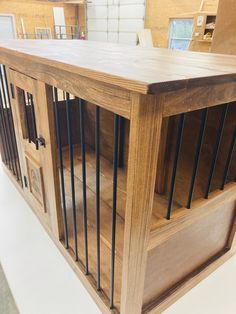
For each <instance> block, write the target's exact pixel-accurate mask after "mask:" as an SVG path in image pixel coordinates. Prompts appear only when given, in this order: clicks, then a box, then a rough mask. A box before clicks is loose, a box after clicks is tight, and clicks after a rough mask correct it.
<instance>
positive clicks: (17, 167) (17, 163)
mask: <svg viewBox="0 0 236 314" xmlns="http://www.w3.org/2000/svg"><path fill="white" fill-rule="evenodd" d="M2 67H3V76H4V81H5V86H6V93H7V99H8V105H9V110H10V117H11V119H10V120H11V123H10V121H9V125H11V137H12V146H13V156H14V163H15V170H16V177H17V180H18V181H19V180H20V181H21V180H22V179H21V169H20V161H19V154H18V148H17V142H16V135H15V127H14V121H13V116H12V107H11V98H10V92H9V86H8V80H7V73H6V68H5V66H4V65H3V66H2ZM14 148H15V149H14Z"/></svg>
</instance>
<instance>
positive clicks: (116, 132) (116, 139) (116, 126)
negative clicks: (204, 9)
mask: <svg viewBox="0 0 236 314" xmlns="http://www.w3.org/2000/svg"><path fill="white" fill-rule="evenodd" d="M119 124H120V117H119V116H118V115H115V123H114V157H113V200H112V239H111V291H110V308H113V307H114V279H115V245H116V201H117V168H118V154H119V152H118V142H119Z"/></svg>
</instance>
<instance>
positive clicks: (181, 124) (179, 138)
mask: <svg viewBox="0 0 236 314" xmlns="http://www.w3.org/2000/svg"><path fill="white" fill-rule="evenodd" d="M184 120H185V114H184V113H182V114H181V115H180V117H179V124H178V132H177V140H176V147H175V157H174V164H173V170H172V177H171V183H170V193H169V198H168V207H167V215H166V219H168V220H170V216H171V210H172V204H173V196H174V190H175V182H176V180H175V179H176V172H177V167H178V161H179V153H180V148H181V144H182V138H183V129H184Z"/></svg>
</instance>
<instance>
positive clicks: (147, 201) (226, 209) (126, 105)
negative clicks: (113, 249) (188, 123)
mask: <svg viewBox="0 0 236 314" xmlns="http://www.w3.org/2000/svg"><path fill="white" fill-rule="evenodd" d="M10 50H11V49H6V50H4V49H2V50H1V49H0V62H1V63H3V64H5V65H6V66H7V70H8V71H7V73H8V78H9V83H12V84H13V85H15V86H17V87H20V88H23V89H25V90H30V91H31V90H32V88H33V89H35V97H36V98H37V100H38V101H39V99H40V106H38V108H37V110H38V113H37V114H38V118H39V121H40V130H39V133H40V134H41V135H43V137H44V138H45V143H46V145H45V148H44V149H43V148H42V149H40V150H39V154H40V158H41V160H42V167H45V169H47V172H44V175H45V173H46V186H45V191H48V190H50V193H51V194H52V197H50V198H48V199H45V202H48V203H49V204H50V206H49V211H50V218H49V219H48V220H45V218H44V216H43V215H42V214H41V213H40V212H39V211H38V210H37V209H36V208H35V202H34V201H33V200H32V198H31V197H30V195H29V193H27V191H26V189H25V188H24V189H23V190H22V189H20V188H19V187H18V189H19V190H20V192H21V193H22V195H23V196H24V198H25V199H26V200H27V202H28V203H29V204H30V206H31V207H32V208H33V210H34V211H35V213H36V215H37V216H38V217H39V219H40V221H41V222H42V224H43V225H44V227H45V228H46V230H47V231H48V233H49V234H50V236H51V237H52V239H53V240H54V242H55V243H56V245H57V246H58V248H59V249H60V251H61V252H62V254H63V255H64V256H65V257H66V259H67V260H68V262H69V263H70V265H71V266H72V268H73V269H74V271H75V272H76V273H77V274H78V276H79V278H80V279H81V281H82V282H83V283H84V285H85V286H86V288H87V289H88V291H89V292H90V293H91V295H92V296H93V298H94V300H95V302H96V303H97V304H98V306H99V307H100V309H101V310H102V312H103V313H118V310H117V309H109V304H108V298H107V296H106V295H105V293H104V292H103V291H102V290H101V291H96V283H95V281H94V278H92V276H91V275H88V276H86V275H84V266H83V265H82V263H81V262H80V261H79V262H78V261H74V260H73V258H72V256H73V254H72V252H71V251H70V250H65V248H64V246H63V245H62V243H61V242H60V240H61V238H62V236H63V227H62V213H61V211H60V210H59V208H60V207H61V205H60V201H61V198H60V187H59V177H58V171H57V163H58V159H57V144H56V135H55V133H56V132H55V127H54V123H52V121H54V112H53V98H52V86H54V87H57V88H61V89H63V90H66V91H67V92H68V93H72V94H73V95H74V96H76V97H79V98H82V99H84V100H86V101H89V102H92V103H93V104H95V105H97V106H99V107H101V108H104V109H106V110H109V111H111V112H113V113H115V114H118V115H120V116H121V117H124V118H126V119H127V120H129V122H130V133H129V158H128V165H127V171H128V174H127V190H126V194H127V197H126V209H125V219H124V221H125V223H124V248H123V255H122V262H123V268H122V278H121V280H122V291H121V304H120V313H122V314H130V313H135V314H136V313H137V314H138V313H160V312H161V311H163V310H164V309H165V308H167V307H168V306H169V305H170V304H171V303H173V302H174V301H175V300H177V299H178V298H179V297H180V296H181V295H183V294H184V293H185V292H187V291H188V290H189V289H191V288H192V287H193V286H194V285H196V284H197V283H198V282H199V281H200V280H202V279H203V278H205V277H206V276H207V275H208V274H210V273H211V272H212V271H213V270H214V269H216V268H217V267H218V266H219V265H220V264H221V263H223V262H224V261H225V260H226V259H228V258H230V257H231V256H232V255H233V254H234V253H235V251H236V236H235V232H236V227H235V221H236V220H235V216H236V211H235V210H236V208H235V200H236V197H235V195H236V184H235V183H230V184H228V185H227V187H226V188H225V190H224V191H223V192H221V191H215V192H213V193H211V194H210V196H209V199H207V200H206V199H199V200H197V201H195V202H193V206H192V208H191V209H187V208H184V207H182V208H179V209H178V210H176V211H175V212H174V213H173V216H172V219H171V220H166V219H164V218H162V219H159V220H158V222H157V223H156V224H155V225H151V219H152V214H153V207H154V205H153V204H154V192H155V187H156V176H157V175H156V171H157V169H161V166H160V164H161V165H162V164H164V157H165V156H164V155H161V156H162V159H161V161H160V163H159V164H158V156H159V150H160V154H162V153H163V151H166V147H165V145H163V142H161V139H162V138H161V136H162V134H161V129H162V128H164V129H165V130H167V129H166V128H168V123H167V124H166V127H165V125H163V119H164V118H168V117H171V116H174V115H177V114H180V113H186V112H190V111H195V110H199V109H202V108H207V107H213V106H217V105H221V104H223V103H227V102H234V101H236V94H235V90H236V83H235V77H236V74H235V73H231V74H227V75H223V74H222V75H218V76H217V75H216V76H213V77H210V76H209V77H204V78H202V77H200V78H198V79H193V80H186V81H181V82H177V83H176V84H175V83H173V82H172V83H171V84H170V85H168V84H167V85H165V84H159V85H158V84H154V83H152V84H149V85H147V84H145V83H144V82H137V81H133V82H131V80H130V79H129V78H127V79H124V80H123V78H120V77H117V76H115V75H114V79H113V80H111V82H109V78H110V77H109V75H108V76H105V75H104V74H103V75H100V73H98V74H96V75H97V76H96V75H94V77H92V71H94V70H92V69H91V71H88V70H86V71H85V72H84V73H82V70H81V69H80V70H78V67H73V66H71V65H70V66H68V64H66V63H65V64H64V63H63V64H62V65H60V68H58V67H57V66H58V64H57V63H55V64H51V62H50V60H49V61H48V60H47V59H46V61H45V60H43V61H42V60H41V59H40V58H39V57H37V56H33V57H28V58H25V56H24V54H23V55H22V53H18V52H15V51H14V49H13V52H10ZM35 60H36V61H35ZM231 61H232V60H231V59H227V60H226V61H225V67H226V68H227V69H228V67H230V62H231ZM232 62H233V61H232ZM222 67H223V65H222ZM225 71H226V70H225ZM227 71H229V70H227ZM100 77H101V78H102V79H101V80H99V78H100ZM103 77H105V78H104V79H103ZM16 82H17V84H16ZM204 85H205V86H204ZM9 86H10V85H9ZM14 90H15V87H14ZM212 91H214V92H212ZM11 101H12V104H13V118H14V120H15V128H16V135H17V144H18V149H19V153H20V156H21V164H22V169H23V172H24V171H25V166H24V159H23V158H24V157H23V156H24V154H23V148H24V147H23V146H22V141H21V140H20V137H21V131H20V117H19V112H18V111H17V109H16V106H17V102H16V99H15V97H14V95H11ZM164 137H165V138H166V137H167V131H166V132H165V136H164ZM164 144H165V143H164ZM150 152H152V153H150ZM36 165H37V167H38V168H39V169H40V165H38V163H36ZM6 171H7V172H8V174H9V176H11V174H10V172H9V171H8V170H7V169H6ZM13 181H14V180H13ZM162 184H163V182H162V181H161V180H160V182H158V188H159V189H162ZM221 211H223V213H224V214H225V215H226V216H224V217H225V224H223V231H222V230H221V229H219V230H217V232H219V234H220V235H221V233H220V232H221V231H222V234H223V236H222V237H225V238H227V243H226V245H224V247H223V249H219V250H218V247H217V246H216V244H215V243H213V244H211V243H210V245H212V246H211V247H210V249H209V251H210V252H215V251H214V250H217V251H216V252H215V254H214V256H211V257H209V258H208V257H206V256H205V255H204V256H203V257H202V260H201V263H200V262H199V261H198V262H196V265H195V264H194V267H195V268H194V270H193V271H191V272H190V273H189V274H188V276H186V277H185V278H182V279H181V280H180V281H178V282H176V283H175V284H176V285H175V286H173V287H171V288H169V289H168V290H167V291H165V293H163V294H161V291H155V286H153V285H152V282H151V281H149V282H148V280H149V279H148V271H150V269H148V268H149V267H150V268H151V267H153V266H152V265H151V258H150V255H151V253H152V252H153V251H155V250H157V252H158V250H159V249H160V250H162V249H163V246H164V245H167V244H168V243H169V241H173V240H175V239H176V238H177V236H178V235H180V234H182V233H184V232H189V234H190V235H191V234H193V235H194V234H195V232H196V231H195V230H196V226H198V224H199V225H200V230H205V229H206V228H209V226H212V224H213V222H214V219H217V217H218V216H217V213H219V212H221ZM219 217H220V218H221V216H220V215H219ZM220 218H219V220H220ZM201 224H202V225H201ZM204 228H205V229H204ZM217 234H218V233H217ZM222 241H223V240H222ZM199 242H200V241H199ZM164 249H165V250H166V247H164ZM150 265H151V266H150ZM153 273H154V271H153ZM149 284H150V286H149ZM146 285H148V288H150V290H152V293H153V294H154V295H155V294H157V295H160V297H158V298H157V299H156V300H155V299H151V297H150V300H149V299H148V301H147V302H146V299H145V293H144V292H145V291H144V290H145V287H147V286H146Z"/></svg>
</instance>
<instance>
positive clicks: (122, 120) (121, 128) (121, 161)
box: [118, 117, 125, 167]
mask: <svg viewBox="0 0 236 314" xmlns="http://www.w3.org/2000/svg"><path fill="white" fill-rule="evenodd" d="M119 132H120V134H119V161H118V166H119V167H123V165H124V140H125V118H123V117H120V126H119Z"/></svg>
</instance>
